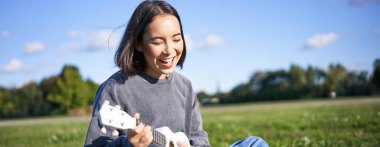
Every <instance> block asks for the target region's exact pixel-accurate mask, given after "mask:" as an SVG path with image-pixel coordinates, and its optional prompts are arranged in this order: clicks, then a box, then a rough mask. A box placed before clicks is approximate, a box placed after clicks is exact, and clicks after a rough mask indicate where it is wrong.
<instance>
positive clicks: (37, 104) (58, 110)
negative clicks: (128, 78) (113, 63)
mask: <svg viewBox="0 0 380 147" xmlns="http://www.w3.org/2000/svg"><path fill="white" fill-rule="evenodd" d="M97 88H98V84H96V83H95V82H93V81H92V80H84V79H83V78H82V76H81V75H80V73H79V70H78V68H77V67H75V66H71V65H66V66H64V67H63V69H62V71H61V73H60V74H59V75H55V76H51V77H49V78H45V79H43V80H42V81H41V82H40V83H37V82H30V83H28V84H25V85H24V86H22V87H20V88H9V89H7V88H0V110H1V111H0V118H5V117H8V118H9V117H25V116H42V115H56V114H67V113H71V114H85V113H88V112H89V109H90V105H91V104H92V103H93V99H94V96H95V92H96V90H97Z"/></svg>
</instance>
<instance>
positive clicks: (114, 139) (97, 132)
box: [84, 84, 132, 147]
mask: <svg viewBox="0 0 380 147" xmlns="http://www.w3.org/2000/svg"><path fill="white" fill-rule="evenodd" d="M105 100H108V101H110V104H111V105H117V104H119V102H118V99H117V98H116V97H115V95H114V94H113V92H112V87H111V85H110V84H102V85H101V86H100V87H99V89H98V91H97V92H96V96H95V101H94V109H93V113H92V117H91V121H90V124H89V127H88V130H87V136H86V141H85V144H84V146H85V147H104V146H106V147H116V146H118V147H120V146H121V147H132V145H131V144H130V143H129V140H128V138H127V136H126V134H124V131H119V135H118V136H113V135H112V132H113V131H115V129H114V128H111V127H105V128H106V133H103V132H102V131H101V128H102V127H103V126H102V125H101V123H100V120H99V109H100V105H101V104H102V103H103V101H105Z"/></svg>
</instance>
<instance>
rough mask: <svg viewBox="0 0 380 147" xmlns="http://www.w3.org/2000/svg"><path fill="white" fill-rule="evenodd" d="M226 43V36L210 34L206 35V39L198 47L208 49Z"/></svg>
mask: <svg viewBox="0 0 380 147" xmlns="http://www.w3.org/2000/svg"><path fill="white" fill-rule="evenodd" d="M223 43H224V38H223V37H221V36H217V35H209V36H207V37H206V40H204V41H203V42H201V43H200V44H199V46H198V48H202V49H207V48H214V47H217V46H219V45H222V44H223Z"/></svg>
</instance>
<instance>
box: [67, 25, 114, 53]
mask: <svg viewBox="0 0 380 147" xmlns="http://www.w3.org/2000/svg"><path fill="white" fill-rule="evenodd" d="M67 36H68V37H70V38H75V39H76V40H78V39H80V40H82V41H81V42H83V43H81V44H75V43H70V44H66V45H63V46H62V48H61V53H67V52H81V51H87V52H95V51H100V50H106V49H115V48H116V47H117V45H118V43H119V35H118V33H116V32H114V33H113V31H112V30H106V29H105V30H98V31H70V32H68V33H67Z"/></svg>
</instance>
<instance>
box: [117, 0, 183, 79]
mask: <svg viewBox="0 0 380 147" xmlns="http://www.w3.org/2000/svg"><path fill="white" fill-rule="evenodd" d="M162 14H171V15H173V16H175V17H176V18H177V19H178V21H179V25H180V29H181V37H182V40H183V52H182V56H181V58H180V59H179V61H178V64H177V66H179V67H180V68H182V67H183V63H184V62H185V57H186V45H185V38H184V36H183V35H184V34H183V30H182V23H181V19H180V17H179V15H178V13H177V11H176V10H175V9H174V7H172V6H171V5H170V4H169V3H167V2H165V1H158V0H147V1H144V2H142V3H141V4H140V5H139V6H138V7H137V8H136V9H135V11H134V12H133V14H132V16H131V19H130V20H129V22H128V26H127V28H126V30H125V32H124V35H123V38H122V40H121V42H120V44H119V47H118V49H117V51H116V53H115V63H116V65H117V66H118V67H119V68H121V69H123V70H124V71H126V72H127V73H128V74H131V75H133V74H136V73H138V72H140V71H143V70H144V69H145V68H146V66H147V65H146V63H145V59H144V55H143V53H142V52H139V51H137V49H136V47H137V46H138V45H140V44H141V43H142V36H143V34H144V30H145V28H146V27H147V26H148V25H149V24H150V23H151V22H152V21H153V18H154V17H155V16H157V15H162Z"/></svg>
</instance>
